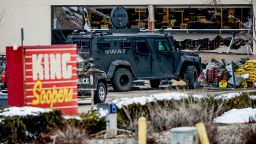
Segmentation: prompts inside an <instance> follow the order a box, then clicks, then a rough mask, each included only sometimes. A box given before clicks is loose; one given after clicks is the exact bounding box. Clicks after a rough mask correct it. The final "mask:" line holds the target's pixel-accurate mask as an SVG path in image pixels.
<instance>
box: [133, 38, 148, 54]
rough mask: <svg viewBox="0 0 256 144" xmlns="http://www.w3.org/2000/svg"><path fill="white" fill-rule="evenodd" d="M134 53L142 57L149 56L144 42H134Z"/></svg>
mask: <svg viewBox="0 0 256 144" xmlns="http://www.w3.org/2000/svg"><path fill="white" fill-rule="evenodd" d="M135 46H136V52H138V53H139V54H142V55H148V54H150V51H149V47H148V45H147V43H146V41H145V40H139V41H136V42H135Z"/></svg>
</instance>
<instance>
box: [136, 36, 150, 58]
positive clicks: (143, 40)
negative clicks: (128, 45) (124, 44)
mask: <svg viewBox="0 0 256 144" xmlns="http://www.w3.org/2000/svg"><path fill="white" fill-rule="evenodd" d="M138 42H144V43H145V44H146V45H147V49H148V53H143V52H141V51H139V50H138V48H137V43H138ZM134 46H135V52H136V53H138V54H140V55H143V56H148V55H150V54H151V50H150V47H149V45H148V42H147V40H146V39H137V40H134Z"/></svg>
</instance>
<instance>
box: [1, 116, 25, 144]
mask: <svg viewBox="0 0 256 144" xmlns="http://www.w3.org/2000/svg"><path fill="white" fill-rule="evenodd" d="M6 141H7V142H8V143H18V142H22V141H26V126H25V125H24V124H23V122H22V120H21V119H20V118H19V117H7V118H5V119H3V121H2V122H1V123H0V142H6Z"/></svg>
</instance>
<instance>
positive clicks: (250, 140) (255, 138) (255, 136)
mask: <svg viewBox="0 0 256 144" xmlns="http://www.w3.org/2000/svg"><path fill="white" fill-rule="evenodd" d="M241 140H242V142H243V143H245V144H255V143H256V128H255V127H251V126H250V127H247V128H246V129H245V130H244V132H243V133H242V135H241Z"/></svg>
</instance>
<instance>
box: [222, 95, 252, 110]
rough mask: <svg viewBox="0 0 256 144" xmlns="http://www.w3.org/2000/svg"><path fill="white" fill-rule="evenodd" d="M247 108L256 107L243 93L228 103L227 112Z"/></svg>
mask: <svg viewBox="0 0 256 144" xmlns="http://www.w3.org/2000/svg"><path fill="white" fill-rule="evenodd" d="M246 107H254V105H253V102H252V100H251V98H250V96H249V95H248V94H246V93H243V94H241V95H240V96H237V97H235V98H232V99H229V100H228V101H226V105H225V110H226V111H228V110H230V109H233V108H237V109H240V108H246Z"/></svg>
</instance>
